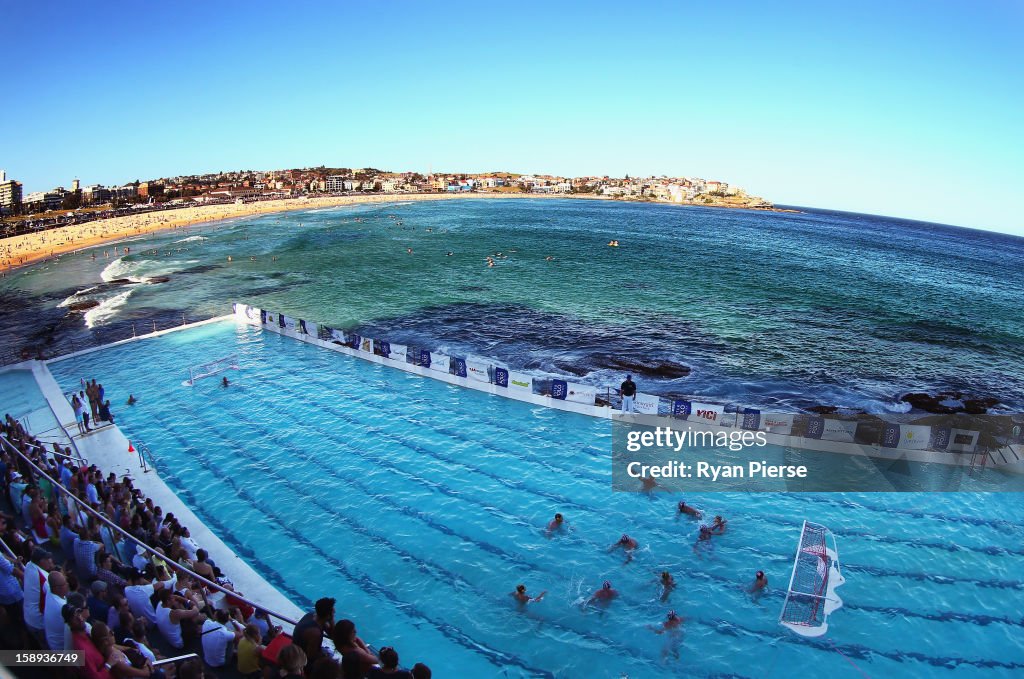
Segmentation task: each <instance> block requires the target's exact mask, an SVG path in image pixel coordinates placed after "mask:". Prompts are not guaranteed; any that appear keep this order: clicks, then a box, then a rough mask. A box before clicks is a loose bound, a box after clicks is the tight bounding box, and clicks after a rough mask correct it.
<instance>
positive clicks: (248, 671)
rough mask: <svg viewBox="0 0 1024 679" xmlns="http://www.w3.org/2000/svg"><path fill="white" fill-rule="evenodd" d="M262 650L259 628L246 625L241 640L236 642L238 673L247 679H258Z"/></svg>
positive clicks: (250, 624)
mask: <svg viewBox="0 0 1024 679" xmlns="http://www.w3.org/2000/svg"><path fill="white" fill-rule="evenodd" d="M264 648H265V646H263V637H262V635H261V634H260V628H259V627H257V626H256V625H254V624H252V623H249V624H248V625H246V626H245V629H244V630H242V638H241V639H239V640H238V673H239V674H241V675H242V676H243V677H247V678H249V679H258V677H259V676H260V658H261V654H262V653H263V649H264Z"/></svg>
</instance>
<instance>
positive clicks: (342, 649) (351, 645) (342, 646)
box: [331, 620, 379, 673]
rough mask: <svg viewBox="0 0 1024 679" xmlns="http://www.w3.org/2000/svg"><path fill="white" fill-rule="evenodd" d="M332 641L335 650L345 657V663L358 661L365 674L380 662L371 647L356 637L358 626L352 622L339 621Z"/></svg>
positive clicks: (335, 626)
mask: <svg viewBox="0 0 1024 679" xmlns="http://www.w3.org/2000/svg"><path fill="white" fill-rule="evenodd" d="M331 640H332V641H334V648H335V649H336V650H337V651H338V653H341V654H342V655H343V656H344V658H345V662H347V663H351V662H355V661H356V660H357V659H358V661H359V662H360V663H361V664H362V666H363V672H364V673H365V672H369V671H370V668H371V667H373V666H374V665H376V664H377V663H378V662H379V661H378V659H377V656H376V655H374V654H373V651H371V650H370V647H369V646H367V645H366V643H365V642H364V641H363V640H362V639H360V638H359V637H358V636H356V625H355V623H354V622H352V621H351V620H339V621H338V622H337V623H336V624H335V625H334V633H333V634H332V635H331Z"/></svg>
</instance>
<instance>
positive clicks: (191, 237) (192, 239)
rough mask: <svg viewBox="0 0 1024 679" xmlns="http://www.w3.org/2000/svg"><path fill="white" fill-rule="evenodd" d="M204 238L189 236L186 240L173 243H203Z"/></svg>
mask: <svg viewBox="0 0 1024 679" xmlns="http://www.w3.org/2000/svg"><path fill="white" fill-rule="evenodd" d="M204 240H206V236H189V237H188V238H182V239H181V240H176V241H174V242H175V243H193V242H196V241H204Z"/></svg>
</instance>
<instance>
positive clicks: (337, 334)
mask: <svg viewBox="0 0 1024 679" xmlns="http://www.w3.org/2000/svg"><path fill="white" fill-rule="evenodd" d="M329 330H330V331H331V339H332V340H334V341H335V342H341V343H342V344H344V343H345V342H346V340H345V333H343V332H342V331H341V330H336V329H334V328H329Z"/></svg>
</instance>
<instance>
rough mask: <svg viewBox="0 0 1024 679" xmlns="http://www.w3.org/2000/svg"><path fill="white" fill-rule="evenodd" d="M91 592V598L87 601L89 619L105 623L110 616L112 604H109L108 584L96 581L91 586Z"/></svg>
mask: <svg viewBox="0 0 1024 679" xmlns="http://www.w3.org/2000/svg"><path fill="white" fill-rule="evenodd" d="M89 591H90V593H89V598H88V599H87V600H86V605H87V606H88V607H89V617H90V618H92V619H93V620H99V621H100V622H103V621H105V620H106V619H107V616H108V615H110V604H109V603H108V602H107V583H105V582H103V581H102V580H96V581H95V582H93V583H92V585H90V586H89Z"/></svg>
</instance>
